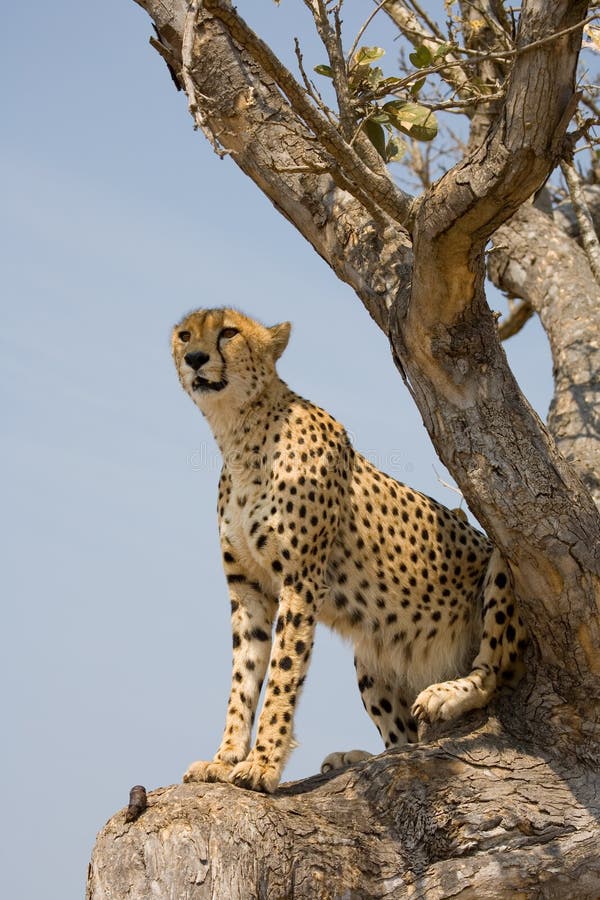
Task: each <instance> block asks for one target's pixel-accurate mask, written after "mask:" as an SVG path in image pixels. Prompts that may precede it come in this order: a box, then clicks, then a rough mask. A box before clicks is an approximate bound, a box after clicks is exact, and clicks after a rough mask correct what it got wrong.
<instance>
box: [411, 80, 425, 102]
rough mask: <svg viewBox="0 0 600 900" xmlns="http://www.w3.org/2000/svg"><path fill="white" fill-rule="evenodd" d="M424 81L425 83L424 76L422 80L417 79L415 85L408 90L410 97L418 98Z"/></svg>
mask: <svg viewBox="0 0 600 900" xmlns="http://www.w3.org/2000/svg"><path fill="white" fill-rule="evenodd" d="M426 81H427V76H426V75H423V77H422V78H419V80H418V81H415V83H414V84H413V86H412V87H411V89H410V96H411V97H414V98H415V99H416V98H417V97H418V96H419V91H420V90H421V88H422V87H423V85H424V84H425V82H426Z"/></svg>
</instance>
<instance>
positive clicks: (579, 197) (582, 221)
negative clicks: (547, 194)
mask: <svg viewBox="0 0 600 900" xmlns="http://www.w3.org/2000/svg"><path fill="white" fill-rule="evenodd" d="M560 168H561V171H562V173H563V175H564V178H565V181H566V182H567V187H568V188H569V194H570V196H571V203H572V204H573V211H574V213H575V216H576V218H577V224H578V225H579V231H580V234H581V244H582V246H583V249H584V251H585V254H586V256H587V258H588V261H589V264H590V268H591V270H592V272H593V273H594V278H595V279H596V281H597V282H598V284H600V242H599V241H598V235H597V234H596V229H595V228H594V220H593V219H592V214H591V213H590V209H589V206H588V205H587V202H586V199H585V195H584V193H583V189H582V182H581V176H580V175H579V172H578V171H577V169H576V168H575V166H574V165H573V163H572V162H567V161H566V160H563V161H562V162H561V164H560Z"/></svg>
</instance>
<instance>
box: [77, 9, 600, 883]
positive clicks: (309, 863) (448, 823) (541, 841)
mask: <svg viewBox="0 0 600 900" xmlns="http://www.w3.org/2000/svg"><path fill="white" fill-rule="evenodd" d="M137 2H139V3H140V5H141V6H143V7H144V9H146V10H147V11H148V12H149V14H150V16H151V17H152V19H153V20H154V23H155V25H156V28H157V31H158V34H159V38H160V43H159V44H158V45H157V46H158V47H159V49H160V52H161V53H162V55H163V56H165V58H166V59H167V60H168V61H169V63H170V64H171V65H172V66H173V67H174V69H175V70H176V71H177V72H180V73H181V75H180V76H179V77H180V79H181V81H182V83H184V84H185V85H186V89H187V90H188V95H190V106H191V110H192V112H193V113H194V115H195V117H196V121H197V122H198V123H199V124H200V125H201V127H202V128H203V129H204V130H205V131H206V132H207V134H208V136H209V138H210V139H211V140H212V141H213V143H214V144H215V145H216V146H217V148H220V149H221V150H222V149H225V150H226V151H227V152H228V153H230V154H231V156H232V158H233V160H234V161H235V163H236V164H237V165H239V166H240V167H241V168H242V169H243V171H244V172H246V174H248V175H249V177H251V178H252V179H253V180H254V182H255V183H256V184H257V185H258V187H259V188H260V189H261V190H262V191H264V193H265V194H266V195H267V196H268V197H269V198H270V199H271V200H272V201H273V203H274V204H275V205H276V207H277V208H278V209H279V211H280V212H282V213H283V214H284V215H285V216H286V217H287V218H288V219H289V220H290V221H291V222H293V224H294V225H295V226H296V227H297V228H298V230H299V231H300V232H301V233H302V234H303V235H304V236H305V237H306V238H307V239H308V240H309V241H310V242H311V244H312V245H313V246H314V248H315V250H316V251H317V252H318V253H319V254H320V255H321V256H322V257H323V258H324V259H325V260H326V261H327V262H328V263H329V264H330V265H331V267H332V269H333V270H334V271H335V273H336V274H337V276H338V277H340V278H341V279H343V280H344V281H346V282H348V283H349V284H351V285H352V287H353V288H354V290H355V291H356V293H357V295H358V296H359V298H360V299H361V301H362V302H363V303H364V305H365V306H366V308H367V309H368V310H369V312H370V313H371V315H372V316H373V318H374V320H375V321H376V322H377V324H378V325H379V326H380V327H381V328H382V329H383V330H384V331H385V332H386V334H388V336H389V337H390V341H391V345H392V351H393V354H394V358H395V360H396V362H397V364H398V367H399V369H400V371H401V372H402V374H403V376H404V378H405V381H406V383H407V385H408V387H409V389H410V391H411V393H412V395H413V397H414V399H415V402H416V403H417V405H418V407H419V410H420V412H421V414H422V416H423V419H424V422H425V425H426V427H427V429H428V431H429V433H430V435H431V437H432V440H433V442H434V445H435V447H436V449H437V451H438V453H439V454H440V457H441V458H442V460H443V461H444V462H445V464H446V465H447V467H448V468H449V470H450V471H451V473H452V474H453V476H454V477H455V479H456V481H457V483H458V484H459V486H460V488H461V490H462V491H463V493H464V495H465V497H466V499H467V501H468V502H469V505H470V506H471V508H472V510H473V512H474V513H475V514H476V515H477V517H478V518H479V520H480V521H481V522H482V524H483V525H484V526H485V528H486V530H487V531H488V532H489V534H490V535H491V537H492V538H493V540H494V541H495V543H496V544H497V545H498V546H499V547H500V548H501V550H502V552H503V554H504V556H505V558H506V559H507V560H508V561H509V563H510V565H511V567H512V569H513V573H514V578H515V586H516V593H517V597H518V600H519V603H520V605H521V608H522V609H523V611H524V614H525V617H526V619H527V624H528V627H529V631H530V635H531V649H530V651H529V658H528V663H529V670H528V675H527V677H526V679H525V681H524V682H523V683H522V685H521V686H520V687H519V689H518V691H517V692H516V693H515V694H513V695H511V696H510V698H503V699H502V698H501V699H500V700H499V701H498V702H497V703H496V704H495V706H494V709H493V713H494V715H495V716H496V717H495V718H491V717H490V718H488V719H487V720H486V718H485V714H478V715H472V716H471V717H470V718H469V719H468V721H467V722H466V723H465V724H464V725H461V727H460V728H458V729H457V727H456V725H454V726H453V728H452V735H451V736H450V735H449V729H448V728H446V730H445V731H444V730H438V731H437V732H436V733H433V734H432V735H430V737H431V738H436V739H435V740H432V741H431V742H429V743H427V744H421V745H419V747H417V748H416V749H406V750H398V751H390V752H388V753H386V754H384V755H383V756H381V757H377V758H375V759H373V760H370V761H368V762H366V763H363V764H360V765H358V766H355V767H353V768H352V769H351V770H347V771H345V772H343V773H341V774H338V775H337V776H335V777H332V776H328V777H325V776H322V777H319V778H314V779H309V780H307V781H304V782H300V783H297V784H294V785H287V786H286V785H284V786H282V787H281V788H280V789H279V791H278V792H277V793H276V794H275V795H273V796H270V797H263V796H260V795H256V794H252V793H249V792H245V791H242V790H240V789H239V788H234V787H229V786H227V785H201V786H198V785H185V786H183V785H182V786H178V787H172V788H167V789H162V790H159V791H155V792H153V793H152V794H150V798H149V801H150V805H149V808H148V809H147V811H146V812H144V813H143V814H142V815H141V817H140V818H139V819H138V820H137V821H135V822H132V823H130V824H126V823H125V821H124V815H123V814H122V813H118V814H117V815H116V816H115V817H114V818H113V819H112V820H111V821H110V822H109V823H108V824H107V826H106V827H105V829H104V830H103V831H102V832H101V833H100V835H99V838H98V842H97V845H96V848H95V851H94V856H93V860H92V864H91V867H90V878H89V884H88V900H101V898H102V900H107V898H121V897H128V898H130V900H137V898H140V900H141V898H147V897H151V896H156V897H164V898H174V900H175V898H176V900H180V898H188V897H189V898H196V897H198V898H200V897H223V898H235V897H240V898H250V897H265V898H267V897H272V898H280V897H294V898H296V897H311V898H316V897H340V898H341V897H348V898H353V897H356V898H359V897H360V898H363V897H364V898H369V897H423V898H427V900H432V898H437V897H440V898H441V897H454V896H461V897H464V898H468V897H473V898H478V900H479V898H486V897H490V898H492V897H493V898H499V897H511V898H512V897H521V896H522V897H552V898H560V897H565V898H566V897H569V898H572V897H574V896H576V897H578V898H587V897H589V898H592V897H594V898H597V897H600V862H599V859H600V827H599V825H598V813H599V812H600V810H599V804H600V801H599V799H598V776H597V774H596V773H597V769H598V766H599V764H600V724H599V709H600V677H599V676H600V617H599V610H600V516H599V514H598V509H597V507H596V505H595V504H594V498H597V497H598V462H597V460H598V446H599V438H600V427H599V426H598V419H597V412H596V411H597V410H598V409H599V408H600V397H599V389H600V383H599V380H598V370H599V366H598V364H597V363H598V360H597V357H598V326H599V324H600V323H599V322H598V304H597V300H598V286H597V284H595V282H593V278H592V276H591V274H590V272H589V267H587V268H586V263H585V259H584V257H583V252H582V251H581V250H579V248H578V247H577V245H576V243H575V240H574V239H572V238H570V237H568V236H567V235H566V233H565V232H564V231H561V230H560V229H559V227H558V226H557V225H556V224H555V223H553V222H552V220H551V219H549V218H548V217H547V216H544V214H543V213H540V212H539V211H537V210H535V209H533V208H532V207H528V206H523V204H524V203H526V202H528V200H529V198H530V197H531V195H532V194H533V193H534V192H535V191H536V190H537V189H538V188H539V187H540V186H541V185H542V184H543V182H544V180H545V178H546V177H547V175H548V173H549V172H550V171H551V169H552V168H553V166H554V165H555V164H556V162H557V160H558V158H559V155H560V151H561V146H562V141H563V137H564V133H565V130H566V128H567V125H568V122H569V120H570V118H571V115H572V112H573V108H574V107H573V98H574V90H573V86H574V74H575V67H576V61H577V55H578V48H579V44H580V40H581V32H580V30H576V29H575V28H574V26H576V25H577V23H578V22H580V21H581V20H582V19H583V18H584V16H585V12H586V4H585V3H581V2H576V3H573V2H566V0H563V2H559V0H554V2H546V3H543V2H541V0H528V2H525V3H524V5H523V10H522V14H521V20H520V26H519V34H518V38H517V46H518V48H519V52H518V54H517V56H516V58H515V61H514V64H513V67H512V71H511V74H510V77H509V79H508V87H507V93H506V97H505V99H504V101H503V103H502V108H501V110H500V113H499V114H497V115H496V113H495V112H494V111H490V110H487V111H485V115H486V116H487V115H488V114H489V121H490V122H491V127H490V128H489V130H488V131H487V132H486V134H485V136H484V137H483V139H478V140H477V141H475V142H474V144H473V149H472V150H471V151H470V155H469V156H467V157H466V158H465V160H463V161H462V162H461V163H460V164H459V165H457V166H455V167H454V169H452V170H451V171H450V172H448V173H447V174H446V176H444V178H443V179H441V181H440V182H439V183H438V184H436V185H434V186H433V187H432V188H431V189H430V190H429V191H428V192H426V193H425V194H424V195H423V196H422V197H421V198H419V199H418V200H417V201H414V200H413V199H412V198H410V197H407V196H406V195H405V194H403V193H402V192H401V191H399V190H398V189H397V188H396V187H395V186H394V184H393V183H392V181H391V180H390V178H389V177H388V175H387V173H386V171H385V169H382V167H381V165H380V164H378V163H377V161H374V160H373V159H372V154H371V153H370V151H369V148H368V147H365V146H363V145H362V144H361V141H360V140H356V141H355V142H354V143H353V144H352V145H351V144H350V143H346V142H345V141H344V140H343V138H342V137H341V136H340V135H339V134H338V133H337V132H336V131H335V129H334V128H332V126H331V123H329V122H328V120H326V118H325V117H324V116H323V115H322V114H321V113H320V112H319V111H318V110H316V109H314V108H313V107H311V106H310V104H309V103H307V101H306V97H305V96H304V95H303V93H302V89H301V88H300V87H299V85H298V84H297V83H296V82H295V81H294V79H293V78H292V76H291V75H290V73H289V72H287V71H286V70H285V69H284V68H283V66H282V65H281V63H279V61H278V60H277V59H276V58H275V57H273V54H272V53H271V52H270V51H269V48H268V47H266V45H264V44H263V43H262V42H261V41H260V39H259V38H258V37H257V36H256V35H254V34H253V32H252V31H251V30H250V29H249V28H248V26H247V25H246V24H245V23H244V22H243V20H242V19H241V18H240V17H239V16H238V15H237V13H236V12H235V10H234V9H233V8H232V7H231V5H230V4H229V3H228V2H226V0H205V2H204V3H203V4H202V8H201V11H200V12H197V7H198V4H190V9H191V11H188V4H187V3H186V2H185V0H137ZM394 5H395V6H398V7H399V6H400V4H394ZM192 17H193V18H192ZM557 32H560V33H561V36H560V37H559V38H553V39H552V40H551V41H548V38H549V36H551V35H553V34H555V33H557ZM530 44H533V45H534V46H533V47H532V48H531V49H526V48H527V47H528V46H529V45H530ZM155 45H156V44H155ZM186 48H187V49H186ZM477 118H478V126H477V127H478V128H479V127H481V122H482V117H481V116H479V117H477ZM486 127H487V126H486ZM511 216H512V217H513V218H512V219H510V217H511ZM509 219H510V221H509ZM497 229H499V230H497ZM495 231H496V234H495V237H494V246H495V250H494V253H493V254H492V256H491V262H490V270H491V274H492V277H493V278H494V279H495V280H496V282H497V283H498V284H500V285H501V286H502V287H504V288H506V289H507V290H510V291H511V292H512V293H514V294H515V295H517V296H520V297H523V298H524V299H526V300H527V301H528V302H530V303H531V305H532V307H533V308H534V309H536V310H538V311H539V314H540V317H541V319H542V322H543V324H544V326H545V327H546V329H547V331H548V334H549V337H550V341H551V346H552V352H553V360H554V366H555V371H556V393H555V399H554V403H553V409H552V415H551V418H550V422H549V429H546V428H545V427H544V425H543V424H542V423H541V422H540V421H539V420H538V418H537V416H536V415H535V414H534V413H533V411H532V410H531V408H530V407H529V405H528V404H527V401H526V400H525V399H524V398H523V396H522V395H521V393H520V390H519V388H518V386H517V384H516V382H515V380H514V378H513V376H512V374H511V372H510V370H509V369H508V366H507V363H506V358H505V356H504V353H503V350H502V348H501V346H500V345H499V343H498V340H497V336H496V326H495V322H494V319H493V317H492V314H491V312H490V310H489V308H488V306H487V304H486V302H485V296H484V271H485V256H484V251H485V246H486V243H487V241H488V239H489V238H490V237H491V236H492V234H493V233H494V232H495ZM561 240H562V241H563V243H561ZM534 247H535V249H536V250H537V251H538V252H537V254H533V253H532V248H534ZM561 254H563V255H562V256H561ZM549 257H551V258H552V259H553V260H554V271H553V270H552V267H551V266H549V265H548V258H549ZM563 257H564V258H563ZM565 260H568V263H566V262H565ZM567 264H568V267H570V268H569V270H570V271H571V272H572V277H569V276H567V277H565V278H563V280H562V281H561V282H559V283H560V289H558V288H557V287H556V285H557V283H558V282H557V281H556V278H557V271H556V269H557V268H560V270H561V273H562V274H564V270H565V268H566V266H567ZM561 451H562V452H561ZM565 457H567V458H565ZM491 715H492V713H490V716H491ZM440 735H441V737H440Z"/></svg>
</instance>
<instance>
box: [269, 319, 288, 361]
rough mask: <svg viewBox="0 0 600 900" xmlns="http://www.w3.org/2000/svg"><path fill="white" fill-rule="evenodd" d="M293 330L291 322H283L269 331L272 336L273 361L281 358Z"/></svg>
mask: <svg viewBox="0 0 600 900" xmlns="http://www.w3.org/2000/svg"><path fill="white" fill-rule="evenodd" d="M291 330H292V323H291V322H282V323H281V324H280V325H273V327H272V328H269V329H268V331H269V334H270V336H271V350H272V351H273V359H279V357H280V356H281V354H282V353H283V351H284V350H285V348H286V347H287V345H288V341H289V339H290V332H291Z"/></svg>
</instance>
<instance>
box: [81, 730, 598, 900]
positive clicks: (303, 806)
mask: <svg viewBox="0 0 600 900" xmlns="http://www.w3.org/2000/svg"><path fill="white" fill-rule="evenodd" d="M461 732H462V733H461ZM599 815H600V799H599V797H598V780H597V776H595V775H594V774H592V773H591V772H581V771H580V772H577V773H575V772H573V770H572V769H570V768H568V767H565V766H562V765H560V764H559V763H558V762H557V760H556V758H555V757H554V756H552V755H550V754H543V753H531V752H529V751H528V750H525V749H523V748H522V747H520V746H519V742H518V741H511V740H508V739H507V738H506V737H505V736H504V735H503V734H502V730H501V728H500V725H499V723H498V722H497V721H496V720H494V719H489V720H488V721H487V723H486V725H485V726H483V727H480V728H478V729H475V730H471V729H468V728H464V727H463V728H462V729H460V730H459V732H458V734H456V733H455V734H454V735H453V736H452V737H447V738H442V739H440V740H437V741H434V742H431V743H428V744H427V745H426V746H425V745H424V746H419V747H418V748H417V749H412V750H409V749H407V750H393V751H389V752H387V753H385V754H382V755H381V756H378V757H374V758H373V759H372V760H368V761H367V762H365V763H361V764H359V765H356V766H353V767H351V768H350V769H347V770H345V771H344V772H342V773H340V774H337V775H336V776H335V777H333V776H331V775H328V776H324V775H323V776H318V777H315V778H310V779H307V780H306V781H302V782H297V783H291V784H288V785H283V786H282V787H280V788H279V790H278V791H277V793H276V794H275V795H273V796H269V797H267V796H263V795H260V794H255V793H253V792H251V791H244V790H241V789H239V788H235V787H232V786H229V785H223V784H219V785H217V784H204V785H175V786H174V787H170V788H162V789H160V790H157V791H154V792H152V793H151V794H150V795H149V806H148V809H147V811H146V812H145V813H143V814H142V816H140V818H139V819H138V820H137V821H135V822H133V823H130V824H127V823H126V822H125V816H124V812H120V813H117V815H115V816H114V817H113V818H112V819H111V821H110V822H109V823H108V824H107V825H106V827H105V828H104V829H103V831H102V832H101V833H100V835H99V836H98V840H97V843H96V848H95V850H94V856H93V859H92V863H91V865H90V872H89V881H88V893H87V900H108V898H115V900H116V898H119V900H120V898H125V897H127V898H128V900H147V898H149V897H160V898H165V900H166V898H169V900H202V898H207V900H208V898H211V900H212V898H223V900H254V898H257V900H258V898H260V900H282V898H284V897H285V898H287V897H289V898H294V900H301V898H306V900H321V898H323V900H325V898H332V900H333V898H356V900H369V898H386V897H387V898H403V897H407V898H408V897H410V898H415V900H416V898H422V900H438V898H439V900H441V898H446V897H460V898H461V900H468V898H471V900H486V898H493V900H501V898H511V900H514V898H517V897H523V898H525V897H527V898H529V897H536V898H549V900H550V898H551V900H561V898H565V900H573V898H575V897H576V898H577V900H592V898H597V897H598V896H599V894H600V853H599V852H598V851H599V849H600V843H599V830H598V817H599Z"/></svg>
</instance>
